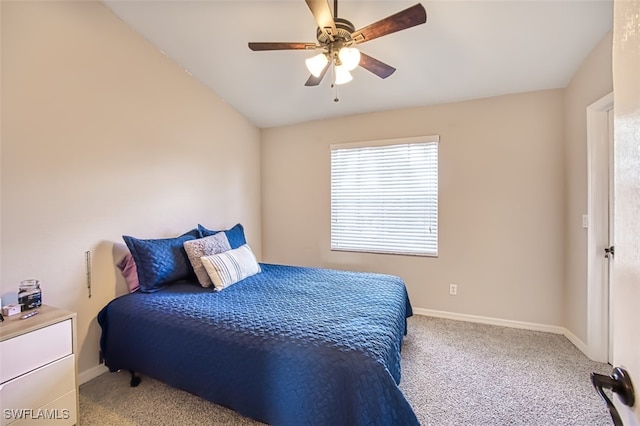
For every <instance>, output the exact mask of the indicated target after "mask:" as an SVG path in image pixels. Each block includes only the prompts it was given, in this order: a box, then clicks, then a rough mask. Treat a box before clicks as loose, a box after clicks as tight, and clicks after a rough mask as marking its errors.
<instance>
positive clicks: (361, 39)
mask: <svg viewBox="0 0 640 426" xmlns="http://www.w3.org/2000/svg"><path fill="white" fill-rule="evenodd" d="M305 1H306V3H307V6H309V9H310V10H311V13H312V14H313V17H314V18H315V20H316V22H317V23H318V29H317V31H316V38H317V39H318V43H317V44H316V43H287V42H257V43H254V42H250V43H249V49H251V50H253V51H265V50H321V53H319V54H318V55H315V56H313V57H312V58H309V59H307V60H306V64H307V68H308V69H309V71H310V72H311V76H310V77H309V79H308V80H307V82H306V83H305V86H317V85H318V84H320V82H321V81H322V79H323V78H324V76H325V74H326V73H327V71H328V70H329V68H332V69H333V72H334V81H333V83H335V84H343V83H347V82H349V81H351V79H352V77H351V74H350V71H352V70H353V69H355V68H356V67H357V66H358V65H359V66H361V67H362V68H364V69H366V70H368V71H370V72H372V73H373V74H375V75H377V76H378V77H380V78H387V77H389V76H390V75H391V74H393V73H394V72H395V70H396V69H395V68H393V67H392V66H390V65H387V64H385V63H384V62H381V61H379V60H377V59H375V58H372V57H371V56H369V55H366V54H364V53H362V52H360V51H359V50H358V49H357V48H355V47H354V46H356V45H360V44H362V43H365V42H367V41H371V40H373V39H376V38H378V37H382V36H385V35H387V34H392V33H395V32H397V31H401V30H405V29H407V28H411V27H414V26H416V25H420V24H424V23H425V22H427V12H426V11H425V9H424V7H423V6H422V5H421V4H420V3H418V4H416V5H415V6H411V7H410V8H408V9H405V10H403V11H401V12H398V13H396V14H394V15H391V16H388V17H386V18H384V19H381V20H379V21H377V22H374V23H373V24H371V25H367V26H366V27H364V28H361V29H359V30H356V29H355V27H354V25H353V24H352V23H351V22H349V21H347V20H346V19H343V18H338V0H334V3H333V15H332V14H331V9H330V7H329V4H328V3H327V0H305ZM332 66H333V67H332Z"/></svg>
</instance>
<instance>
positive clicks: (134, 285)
mask: <svg viewBox="0 0 640 426" xmlns="http://www.w3.org/2000/svg"><path fill="white" fill-rule="evenodd" d="M116 266H118V269H120V271H121V272H122V276H123V277H124V279H125V281H126V282H127V285H128V286H129V291H130V292H131V293H133V292H134V291H136V290H138V289H139V288H140V284H139V283H138V268H137V267H136V262H135V260H133V256H132V255H131V253H127V254H126V255H125V256H124V257H123V258H122V260H121V261H120V263H118V265H116Z"/></svg>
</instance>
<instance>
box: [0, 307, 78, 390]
mask: <svg viewBox="0 0 640 426" xmlns="http://www.w3.org/2000/svg"><path fill="white" fill-rule="evenodd" d="M25 321H29V320H25ZM72 336H73V331H72V329H71V320H70V319H68V320H65V321H61V322H59V323H56V324H53V325H50V326H47V327H43V328H40V329H38V330H34V331H32V332H29V333H25V334H22V335H19V336H16V337H13V338H11V339H7V340H3V341H2V342H0V359H2V364H1V365H0V383H4V382H6V381H8V380H11V379H13V378H16V377H18V376H21V375H22V374H25V373H27V372H29V371H32V370H35V369H36V368H38V367H41V366H43V365H45V364H48V363H50V362H53V361H56V360H58V359H60V358H64V357H65V356H67V355H70V354H71V353H72V351H73V341H72Z"/></svg>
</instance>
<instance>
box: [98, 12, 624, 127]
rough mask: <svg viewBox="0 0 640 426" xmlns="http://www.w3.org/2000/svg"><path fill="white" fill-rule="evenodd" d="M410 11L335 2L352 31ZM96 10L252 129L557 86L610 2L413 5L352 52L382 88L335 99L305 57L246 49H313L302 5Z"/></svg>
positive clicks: (609, 15) (602, 29) (357, 76)
mask: <svg viewBox="0 0 640 426" xmlns="http://www.w3.org/2000/svg"><path fill="white" fill-rule="evenodd" d="M415 3H416V2H415V1H414V2H405V1H395V0H393V1H392V0H388V1H363V0H343V1H340V2H339V5H338V15H339V16H340V17H341V18H346V19H348V20H349V21H351V22H352V23H353V24H354V25H355V27H356V28H362V27H364V26H366V25H368V24H370V23H373V22H375V21H378V20H380V19H382V18H385V17H387V16H389V15H392V14H394V13H396V12H398V11H400V10H403V9H406V8H408V7H410V6H412V5H414V4H415ZM105 4H106V5H107V6H108V7H109V8H110V9H111V10H112V11H113V12H114V13H115V14H116V15H117V16H119V17H120V18H121V19H122V20H123V21H124V22H125V23H127V24H128V25H129V26H130V27H132V28H133V29H134V30H135V31H137V32H138V33H139V34H141V35H142V36H143V37H145V38H146V39H148V40H149V41H150V42H151V43H152V44H154V45H155V46H156V47H157V48H158V49H159V50H161V51H163V52H164V53H165V54H167V55H168V56H169V57H171V58H172V59H173V60H174V61H175V62H177V63H178V64H180V66H182V67H183V68H184V69H185V70H187V71H188V72H189V73H191V74H192V75H193V77H194V78H196V79H198V80H200V81H201V82H202V83H203V84H205V85H206V86H208V87H209V88H211V90H213V91H214V92H215V93H216V94H217V95H219V96H220V97H221V98H222V99H224V100H225V101H226V102H227V103H228V104H230V105H231V106H233V107H234V108H235V109H236V110H238V111H239V112H240V113H241V114H243V115H244V116H245V117H247V118H248V119H249V120H250V121H251V122H252V123H253V124H255V125H256V126H258V127H263V128H264V127H274V126H281V125H287V124H294V123H299V122H304V121H309V120H318V119H325V118H330V117H338V116H343V115H351V114H360V113H367V112H374V111H385V110H391V109H399V108H408V107H416V106H424V105H433V104H440V103H446V102H454V101H460V100H467V99H475V98H483V97H490V96H497V95H503V94H509V93H520V92H528V91H535V90H544V89H553V88H562V87H565V86H566V85H567V84H568V83H569V81H570V79H571V77H572V76H573V75H574V73H575V72H576V70H577V69H578V67H579V66H580V64H581V63H582V61H583V60H584V59H585V57H586V56H587V55H588V54H589V52H591V50H592V49H593V48H594V47H595V46H596V44H597V43H598V42H599V41H600V40H601V39H602V38H603V37H604V35H605V34H606V33H607V32H608V31H610V30H611V28H612V23H613V2H612V0H569V1H558V0H548V1H543V0H502V1H482V0H473V1H458V0H446V1H444V0H441V1H426V0H423V1H422V4H423V5H424V7H425V9H426V10H427V22H426V24H423V25H419V26H416V27H413V28H410V29H407V30H404V31H401V32H397V33H394V34H390V35H387V36H384V37H381V38H378V39H375V40H372V41H370V42H368V43H366V44H363V45H361V50H362V51H363V52H364V53H366V54H368V55H369V56H373V57H374V58H376V59H379V60H381V61H383V62H385V63H387V64H389V65H391V66H393V67H395V68H397V71H396V72H395V73H394V74H393V75H391V76H390V77H388V78H386V79H384V80H383V79H380V78H379V77H377V76H375V75H374V74H372V73H370V72H369V71H367V70H365V69H363V68H357V69H356V70H355V71H354V72H353V77H354V78H353V81H351V82H350V83H347V84H345V85H341V86H336V87H337V93H336V88H332V87H330V83H331V81H330V80H331V78H329V77H327V78H325V79H324V80H323V81H322V83H321V84H320V85H319V86H316V87H305V85H304V83H305V81H306V80H307V78H308V77H309V72H308V71H307V69H306V67H305V59H306V58H308V57H311V56H313V55H314V54H315V53H314V52H310V51H305V50H290V51H268V52H253V51H251V50H249V48H248V47H247V43H248V42H257V41H271V42H311V43H313V42H315V41H316V21H315V20H314V17H313V15H312V14H311V12H310V10H309V8H308V7H307V4H306V3H305V2H304V1H303V0H285V1H265V0H260V1H243V0H240V1H238V0H236V1H229V0H226V1H219V0H204V1H202V0H201V1H187V0H174V1H164V0H155V1H154V0H151V1H150V0H143V1H131V0H127V1H122V0H117V1H111V0H107V1H105ZM331 7H333V1H332V2H331ZM336 97H337V98H338V99H339V101H338V102H335V101H334V99H335V98H336Z"/></svg>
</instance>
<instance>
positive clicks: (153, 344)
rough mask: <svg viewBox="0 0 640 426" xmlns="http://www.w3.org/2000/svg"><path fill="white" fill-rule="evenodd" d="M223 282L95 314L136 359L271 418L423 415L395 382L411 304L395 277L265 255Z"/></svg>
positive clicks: (122, 358) (370, 419) (125, 361)
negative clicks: (278, 261) (249, 270)
mask: <svg viewBox="0 0 640 426" xmlns="http://www.w3.org/2000/svg"><path fill="white" fill-rule="evenodd" d="M260 268H261V272H260V273H258V274H255V275H253V276H251V277H248V278H246V279H243V280H242V281H240V282H238V283H237V284H235V285H233V286H231V287H228V288H226V289H224V290H223V291H218V292H215V291H213V290H212V289H211V288H202V287H201V286H199V285H198V283H197V281H196V282H191V281H188V280H183V281H179V282H175V283H172V284H171V285H168V286H166V287H165V288H163V289H162V290H161V291H157V292H153V293H141V292H135V293H131V294H127V295H124V296H121V297H118V298H116V299H114V300H113V301H111V302H110V303H109V304H108V305H107V306H105V307H104V308H103V309H102V310H101V311H100V313H99V315H98V322H99V324H100V326H101V327H102V336H101V341H100V345H101V351H102V355H103V357H104V360H105V364H106V366H107V367H108V368H109V369H110V371H117V370H121V369H123V370H124V369H126V370H131V371H135V372H138V373H141V374H142V375H146V376H149V377H153V378H155V379H158V380H160V381H162V382H164V383H167V384H169V385H171V386H174V387H177V388H180V389H184V390H186V391H188V392H190V393H193V394H196V395H198V396H200V397H202V398H205V399H207V400H209V401H212V402H214V403H217V404H221V405H223V406H227V407H229V408H231V409H233V410H235V411H237V412H238V413H240V414H242V415H244V416H247V417H251V418H253V419H256V420H260V421H262V422H265V423H269V424H274V425H296V426H297V425H311V424H317V425H365V424H366V425H416V424H419V422H418V420H417V418H416V416H415V414H414V412H413V410H412V408H411V406H410V404H409V403H408V401H407V400H406V399H405V397H404V395H403V394H402V392H401V391H400V389H399V388H398V384H399V383H400V350H401V345H402V340H403V337H404V335H405V334H406V332H407V321H406V319H407V318H408V317H409V316H411V315H412V310H411V305H410V303H409V298H408V295H407V292H406V288H405V286H404V283H403V281H402V280H401V279H400V278H398V277H395V276H391V275H383V274H375V273H363V272H348V271H338V270H330V269H318V268H305V267H295V266H285V265H274V264H260Z"/></svg>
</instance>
